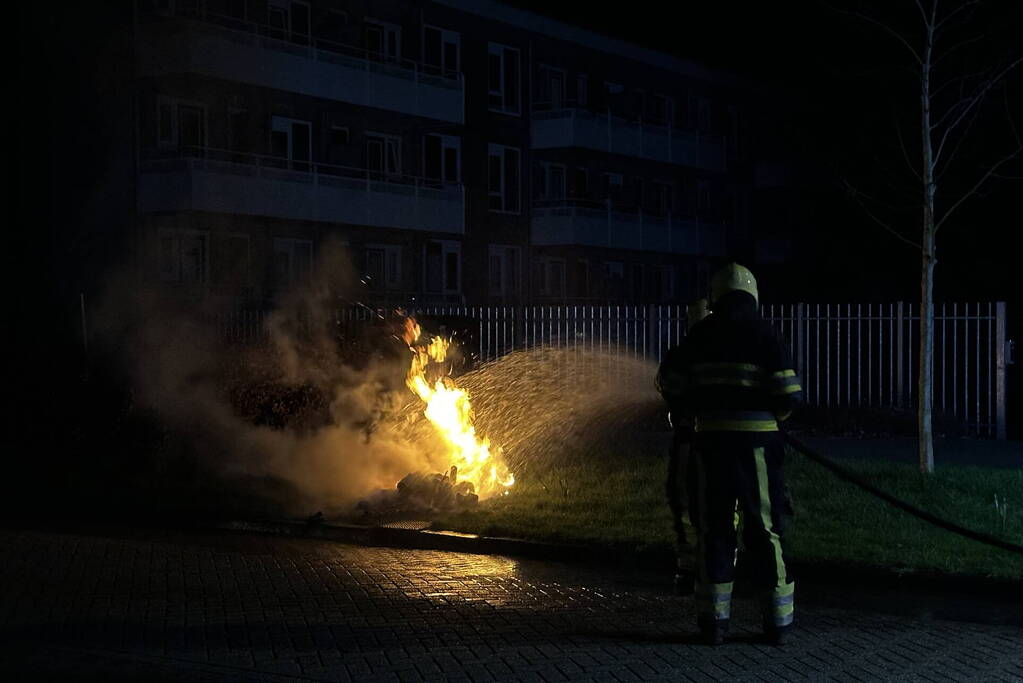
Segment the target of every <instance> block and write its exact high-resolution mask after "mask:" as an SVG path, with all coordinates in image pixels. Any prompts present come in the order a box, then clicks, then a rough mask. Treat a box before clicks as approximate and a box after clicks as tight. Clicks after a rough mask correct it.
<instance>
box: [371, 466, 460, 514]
mask: <svg viewBox="0 0 1023 683" xmlns="http://www.w3.org/2000/svg"><path fill="white" fill-rule="evenodd" d="M478 501H479V496H477V495H476V493H475V492H474V488H473V485H472V482H471V481H466V480H464V479H463V480H461V481H459V480H458V468H457V467H455V466H454V465H452V466H451V469H450V470H449V471H448V473H447V474H425V473H420V472H413V473H411V474H407V475H405V477H403V478H402V480H401V481H399V482H398V485H397V487H396V488H394V489H391V490H383V491H377V492H376V493H375V494H374V495H373V496H371V497H369V498H367V499H365V500H362V501H360V502H359V504H358V506H356V509H358V510H359V511H360V512H362V514H363V516H370V515H372V516H376V517H385V518H390V517H407V516H431V515H434V514H437V513H442V512H454V511H458V510H464V509H467V508H471V507H473V506H475V505H476V503H477V502H478Z"/></svg>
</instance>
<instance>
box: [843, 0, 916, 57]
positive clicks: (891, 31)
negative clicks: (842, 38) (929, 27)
mask: <svg viewBox="0 0 1023 683" xmlns="http://www.w3.org/2000/svg"><path fill="white" fill-rule="evenodd" d="M824 4H825V6H826V7H828V8H830V9H831V10H832V11H835V12H838V13H839V14H848V15H849V16H851V17H856V18H857V19H861V20H863V21H866V22H868V23H870V24H874V25H875V26H879V27H881V28H882V29H884V30H885V31H886V32H887V33H889V34H890V35H891V36H892V37H893V38H895V39H896V40H898V41H899V42H900V43H902V44H903V45H904V46H905V47H906V49H907V50H909V53H910V54H911V55H913V59H915V60H916V63H917V64H919V65H920V66H923V63H924V60H923V59H921V58H920V55H919V53H917V51H916V50H915V49H914V48H913V46H912V45H910V44H909V41H908V40H906V39H905V38H904V37H902V35H901V34H900V33H899V32H898V31H896V30H895V29H893V28H892V27H891V26H888V25H887V24H885V23H884V22H881V21H878V20H877V19H874V18H873V17H871V16H868V15H866V14H863V13H862V12H853V11H852V10H847V9H839V8H837V7H833V6H831V5H828V4H827V3H824Z"/></svg>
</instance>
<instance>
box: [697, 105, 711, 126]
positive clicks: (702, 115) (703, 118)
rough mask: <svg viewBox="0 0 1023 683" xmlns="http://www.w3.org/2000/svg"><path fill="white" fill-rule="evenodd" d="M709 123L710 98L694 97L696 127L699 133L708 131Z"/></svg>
mask: <svg viewBox="0 0 1023 683" xmlns="http://www.w3.org/2000/svg"><path fill="white" fill-rule="evenodd" d="M710 124H711V121H710V100H708V99H707V98H705V97H698V98H696V129H697V130H698V131H700V132H701V133H709V132H710Z"/></svg>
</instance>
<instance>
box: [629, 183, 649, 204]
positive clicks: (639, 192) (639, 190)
mask: <svg viewBox="0 0 1023 683" xmlns="http://www.w3.org/2000/svg"><path fill="white" fill-rule="evenodd" d="M645 184H646V183H645V182H644V180H643V176H634V177H633V179H632V205H633V206H635V207H637V208H642V207H643V197H644V196H645V194H644V193H645V189H646V188H645V187H644V185H645Z"/></svg>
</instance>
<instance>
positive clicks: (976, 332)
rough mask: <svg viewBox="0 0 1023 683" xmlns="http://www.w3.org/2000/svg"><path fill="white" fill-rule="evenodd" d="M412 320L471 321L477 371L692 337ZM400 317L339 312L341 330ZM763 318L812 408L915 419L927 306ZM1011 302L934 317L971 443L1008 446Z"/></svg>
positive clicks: (955, 307)
mask: <svg viewBox="0 0 1023 683" xmlns="http://www.w3.org/2000/svg"><path fill="white" fill-rule="evenodd" d="M409 312H410V313H412V314H413V315H419V316H445V317H452V318H460V319H463V321H464V322H466V323H467V324H468V326H469V327H471V328H472V329H473V333H474V337H475V338H474V339H472V340H471V345H472V346H473V347H474V348H472V349H471V350H470V351H471V353H472V354H473V355H474V356H475V357H476V359H477V360H478V361H479V362H489V361H492V360H495V359H497V358H499V357H501V356H503V355H505V354H507V353H509V352H511V351H515V350H523V349H530V348H537V347H557V348H571V349H577V350H588V351H596V352H603V353H608V354H610V355H612V356H626V357H632V358H638V359H645V360H649V361H651V362H655V361H660V360H661V359H662V358H663V357H664V355H665V353H666V352H667V351H668V349H669V348H671V347H672V346H674V345H675V344H677V343H678V341H679V340H680V339H681V338H682V337H683V336H684V335H685V326H686V314H685V307H683V306H679V305H604V306H597V305H579V306H482V307H472V306H428V307H421V308H412V309H409ZM393 315H395V313H394V312H393V311H388V310H373V309H369V308H366V307H353V308H346V309H341V310H338V311H336V312H335V313H334V314H333V320H334V321H335V322H336V324H337V326H338V328H339V329H345V328H346V327H348V326H351V325H354V324H358V323H360V322H363V321H367V320H369V319H371V318H377V317H384V318H387V317H391V316H393ZM761 315H762V316H763V317H764V318H765V319H766V320H768V321H769V322H771V323H772V324H774V325H775V327H776V328H777V329H778V331H779V332H780V333H781V334H782V336H783V338H784V339H785V341H786V343H787V344H788V347H789V352H790V354H791V357H792V359H793V362H794V364H795V368H796V371H797V372H798V373H799V376H800V378H801V379H802V383H803V387H804V390H805V395H806V400H807V402H808V403H809V404H811V405H817V406H827V407H831V406H833V407H840V406H847V407H870V408H884V409H901V410H910V409H912V408H913V407H914V406H915V405H916V400H917V391H916V386H917V385H916V382H917V379H918V375H919V360H918V358H919V355H918V354H919V349H918V342H919V324H920V315H919V305H918V304H912V303H905V302H896V303H886V304H859V303H857V304H852V303H847V304H765V305H764V306H762V307H761ZM266 321H267V313H265V312H262V311H248V312H245V311H242V312H237V313H232V314H228V315H225V316H221V317H219V318H218V319H217V323H218V326H219V329H220V332H221V334H222V335H223V336H224V338H225V339H227V340H229V341H233V342H240V343H252V342H258V341H260V340H265V339H266V338H267V334H268V331H267V325H266ZM1005 323H1006V308H1005V303H1004V302H998V303H993V302H987V303H942V304H936V306H935V339H934V359H933V362H934V385H933V386H934V411H935V413H936V414H937V415H942V416H946V417H948V418H950V419H953V420H955V421H956V422H958V423H959V424H961V425H962V426H963V427H964V428H966V429H967V431H968V432H969V433H972V434H977V435H980V436H993V437H997V438H1005V396H1006V385H1005V378H1006V373H1005V361H1006V358H1005V346H1006V340H1005Z"/></svg>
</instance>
